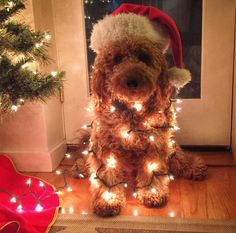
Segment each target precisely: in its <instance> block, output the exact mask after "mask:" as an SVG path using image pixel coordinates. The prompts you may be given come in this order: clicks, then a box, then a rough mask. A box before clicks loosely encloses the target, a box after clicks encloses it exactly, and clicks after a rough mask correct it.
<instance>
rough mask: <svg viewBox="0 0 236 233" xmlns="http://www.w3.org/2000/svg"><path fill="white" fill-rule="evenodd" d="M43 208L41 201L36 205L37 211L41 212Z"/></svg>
mask: <svg viewBox="0 0 236 233" xmlns="http://www.w3.org/2000/svg"><path fill="white" fill-rule="evenodd" d="M42 210H43V207H42V206H41V205H40V203H38V204H37V205H36V207H35V211H36V212H41V211H42Z"/></svg>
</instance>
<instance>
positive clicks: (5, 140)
mask: <svg viewBox="0 0 236 233" xmlns="http://www.w3.org/2000/svg"><path fill="white" fill-rule="evenodd" d="M19 18H20V20H22V21H25V22H27V23H30V24H31V26H32V27H35V28H36V29H40V30H45V31H49V32H50V33H51V34H52V47H51V49H50V50H49V56H50V57H51V58H52V59H53V60H54V61H56V60H57V57H56V46H55V37H54V28H53V20H52V19H53V18H52V5H51V1H47V0H40V1H37V0H35V1H27V9H26V10H25V11H23V14H21V15H20V16H19ZM41 69H42V70H43V71H46V69H45V68H42V67H41ZM47 69H48V70H50V71H51V70H54V69H58V66H57V63H56V62H53V63H52V64H51V65H50V66H49V67H47ZM62 109H63V108H62V104H61V103H60V99H59V97H53V98H51V99H50V100H48V102H47V104H44V103H40V102H37V103H36V102H32V103H28V104H25V106H23V107H21V108H20V109H19V110H18V112H16V113H15V114H10V115H6V116H2V117H1V121H0V153H6V154H8V155H9V156H10V157H11V158H12V159H13V161H14V162H15V164H16V166H17V169H18V170H20V171H52V170H54V169H55V168H56V167H57V166H58V164H59V163H60V161H61V159H62V158H63V157H64V153H65V148H66V147H65V136H64V132H63V118H62V113H63V112H62Z"/></svg>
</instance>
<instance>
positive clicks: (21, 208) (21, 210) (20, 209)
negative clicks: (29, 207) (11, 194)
mask: <svg viewBox="0 0 236 233" xmlns="http://www.w3.org/2000/svg"><path fill="white" fill-rule="evenodd" d="M16 211H17V212H19V213H22V212H23V206H22V205H21V204H19V205H18V206H17V208H16Z"/></svg>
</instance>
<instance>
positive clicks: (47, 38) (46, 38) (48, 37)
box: [44, 34, 52, 40]
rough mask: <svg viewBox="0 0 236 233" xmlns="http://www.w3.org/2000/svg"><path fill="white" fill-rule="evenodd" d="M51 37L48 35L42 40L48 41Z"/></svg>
mask: <svg viewBox="0 0 236 233" xmlns="http://www.w3.org/2000/svg"><path fill="white" fill-rule="evenodd" d="M51 37H52V36H51V35H50V34H45V36H44V39H45V40H50V39H51Z"/></svg>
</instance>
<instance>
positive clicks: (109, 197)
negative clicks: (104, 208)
mask: <svg viewBox="0 0 236 233" xmlns="http://www.w3.org/2000/svg"><path fill="white" fill-rule="evenodd" d="M102 198H103V199H104V200H105V201H110V200H112V199H115V198H116V194H115V193H112V192H109V191H105V192H104V193H103V194H102Z"/></svg>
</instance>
